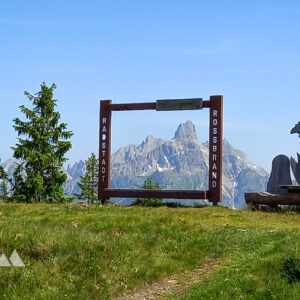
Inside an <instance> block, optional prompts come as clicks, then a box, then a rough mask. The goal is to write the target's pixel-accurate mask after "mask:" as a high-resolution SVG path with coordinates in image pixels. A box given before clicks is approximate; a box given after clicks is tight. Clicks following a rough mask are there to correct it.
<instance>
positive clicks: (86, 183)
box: [77, 153, 99, 203]
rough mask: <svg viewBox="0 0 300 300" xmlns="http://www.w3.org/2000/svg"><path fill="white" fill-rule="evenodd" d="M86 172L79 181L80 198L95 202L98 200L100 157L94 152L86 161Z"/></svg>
mask: <svg viewBox="0 0 300 300" xmlns="http://www.w3.org/2000/svg"><path fill="white" fill-rule="evenodd" d="M85 166H86V173H85V174H84V175H83V176H81V177H80V182H79V183H78V185H79V187H80V189H81V194H80V195H77V196H78V197H79V198H80V199H84V200H87V201H88V203H90V202H91V203H94V202H95V201H97V200H98V170H99V167H98V159H97V157H96V155H95V154H94V153H91V156H90V157H89V158H88V159H87V160H86V161H85Z"/></svg>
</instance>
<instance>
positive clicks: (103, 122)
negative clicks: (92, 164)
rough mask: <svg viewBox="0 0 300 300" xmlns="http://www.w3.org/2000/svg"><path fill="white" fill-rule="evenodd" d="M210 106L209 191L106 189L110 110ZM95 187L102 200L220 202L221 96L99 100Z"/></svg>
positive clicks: (109, 152)
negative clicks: (147, 99)
mask: <svg viewBox="0 0 300 300" xmlns="http://www.w3.org/2000/svg"><path fill="white" fill-rule="evenodd" d="M202 108H209V109H210V121H209V190H208V191H193V190H144V189H143V190H137V189H133V190H131V189H110V157H111V112H112V111H127V110H157V111H169V110H187V109H191V110H194V109H202ZM99 133H100V134H99V183H98V184H99V187H98V198H99V200H100V201H101V202H102V203H104V202H105V200H107V199H108V198H110V197H124V198H126V197H127V198H150V197H152V198H170V199H208V200H209V201H211V202H213V204H214V205H216V204H217V203H218V202H221V201H222V147H223V96H211V97H210V100H202V98H192V99H165V100H157V101H156V102H147V103H122V104H112V101H111V100H102V101H100V132H99Z"/></svg>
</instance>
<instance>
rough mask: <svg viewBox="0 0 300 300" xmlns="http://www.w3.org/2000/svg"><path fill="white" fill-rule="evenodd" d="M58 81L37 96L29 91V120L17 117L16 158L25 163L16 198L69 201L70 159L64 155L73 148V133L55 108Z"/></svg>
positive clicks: (15, 185)
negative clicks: (67, 163) (65, 185)
mask: <svg viewBox="0 0 300 300" xmlns="http://www.w3.org/2000/svg"><path fill="white" fill-rule="evenodd" d="M55 88H56V86H55V84H52V85H51V86H50V87H47V86H46V84H45V83H43V84H42V85H41V90H40V91H39V92H38V93H37V94H36V95H35V96H33V95H31V94H30V93H29V92H25V95H26V96H27V98H28V99H29V101H31V102H32V105H33V108H32V109H29V108H27V107H25V106H24V105H21V106H20V109H21V112H22V113H23V114H25V116H26V118H27V121H26V122H25V121H21V120H20V119H19V118H15V119H14V120H13V121H14V124H15V125H14V126H13V127H14V128H15V130H16V131H17V133H18V136H19V138H18V141H19V143H18V144H16V146H15V147H12V149H13V151H14V157H15V158H17V159H20V160H21V161H22V163H21V164H20V165H19V166H18V168H17V169H16V170H15V172H14V174H13V178H14V179H13V189H12V192H13V195H12V198H13V199H14V200H18V201H25V202H41V201H42V202H48V203H52V202H63V201H65V200H66V199H65V197H64V191H63V188H62V185H63V183H64V182H65V181H66V179H67V175H66V174H65V173H64V172H63V170H62V165H63V163H64V162H65V161H66V160H67V159H66V158H65V157H64V155H65V153H66V152H67V151H68V150H69V149H70V148H71V147H72V145H71V142H70V141H68V139H70V138H71V137H72V135H73V133H72V132H71V131H67V130H66V128H67V124H66V123H59V119H60V113H59V112H57V111H55V106H56V102H57V100H54V99H53V91H54V89H55Z"/></svg>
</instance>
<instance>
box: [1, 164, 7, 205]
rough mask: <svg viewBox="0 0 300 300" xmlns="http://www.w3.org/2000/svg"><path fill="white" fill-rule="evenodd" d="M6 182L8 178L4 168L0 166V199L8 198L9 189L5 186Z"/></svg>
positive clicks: (5, 199)
mask: <svg viewBox="0 0 300 300" xmlns="http://www.w3.org/2000/svg"><path fill="white" fill-rule="evenodd" d="M0 162H1V160H0ZM8 182H9V179H8V177H7V174H6V172H5V170H4V168H3V167H2V166H0V200H4V201H7V199H9V191H8V187H7V184H8Z"/></svg>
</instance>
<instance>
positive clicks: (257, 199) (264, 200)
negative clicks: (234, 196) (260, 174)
mask: <svg viewBox="0 0 300 300" xmlns="http://www.w3.org/2000/svg"><path fill="white" fill-rule="evenodd" d="M245 200H246V203H253V204H266V205H271V206H272V205H300V193H285V194H283V195H277V194H270V193H245Z"/></svg>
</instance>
